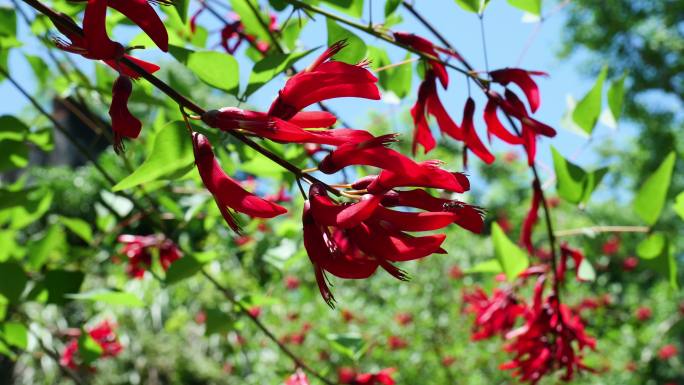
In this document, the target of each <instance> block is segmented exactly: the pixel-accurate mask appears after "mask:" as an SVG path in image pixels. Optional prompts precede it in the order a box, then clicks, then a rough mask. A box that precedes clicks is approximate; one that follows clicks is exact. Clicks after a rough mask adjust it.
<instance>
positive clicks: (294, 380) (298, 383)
mask: <svg viewBox="0 0 684 385" xmlns="http://www.w3.org/2000/svg"><path fill="white" fill-rule="evenodd" d="M285 385H309V379H308V378H307V377H306V373H304V372H303V371H301V370H300V369H298V370H297V371H296V372H295V373H294V374H293V375H291V376H290V377H288V378H287V380H285Z"/></svg>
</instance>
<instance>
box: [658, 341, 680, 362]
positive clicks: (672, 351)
mask: <svg viewBox="0 0 684 385" xmlns="http://www.w3.org/2000/svg"><path fill="white" fill-rule="evenodd" d="M677 353H678V351H677V347H676V346H674V345H672V344H668V345H665V346H663V347H662V348H660V350H658V357H659V358H660V359H661V360H663V361H665V360H669V359H670V358H672V357H675V356H676V355H677Z"/></svg>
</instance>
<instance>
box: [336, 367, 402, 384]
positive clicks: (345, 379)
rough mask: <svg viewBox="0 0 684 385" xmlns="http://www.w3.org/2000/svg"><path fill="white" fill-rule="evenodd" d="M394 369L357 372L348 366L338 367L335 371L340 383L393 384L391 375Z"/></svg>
mask: <svg viewBox="0 0 684 385" xmlns="http://www.w3.org/2000/svg"><path fill="white" fill-rule="evenodd" d="M395 371H396V369H394V368H386V369H382V370H381V371H379V372H377V373H357V372H356V371H355V370H353V369H350V368H345V367H343V368H340V369H339V370H338V371H337V374H338V379H339V383H340V384H348V385H394V384H395V382H394V379H393V378H392V375H393V374H394V372H395Z"/></svg>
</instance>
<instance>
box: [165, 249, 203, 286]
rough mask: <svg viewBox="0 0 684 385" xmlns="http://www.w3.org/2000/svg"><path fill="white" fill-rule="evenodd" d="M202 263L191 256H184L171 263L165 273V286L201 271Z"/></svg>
mask: <svg viewBox="0 0 684 385" xmlns="http://www.w3.org/2000/svg"><path fill="white" fill-rule="evenodd" d="M202 265H203V264H202V263H200V262H199V261H198V260H197V259H195V258H194V257H191V256H184V257H183V258H180V259H177V260H175V261H173V263H171V266H169V269H168V270H167V271H166V278H165V279H164V280H165V281H166V283H167V284H174V283H176V282H179V281H182V280H184V279H186V278H190V277H192V276H193V275H195V274H197V273H198V272H199V271H200V270H202Z"/></svg>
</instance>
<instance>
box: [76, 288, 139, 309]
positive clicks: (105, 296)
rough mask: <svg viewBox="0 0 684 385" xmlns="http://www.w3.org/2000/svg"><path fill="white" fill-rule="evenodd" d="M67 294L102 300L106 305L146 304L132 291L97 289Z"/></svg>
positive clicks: (133, 305) (81, 299)
mask: <svg viewBox="0 0 684 385" xmlns="http://www.w3.org/2000/svg"><path fill="white" fill-rule="evenodd" d="M65 296H66V297H67V298H71V299H75V300H80V301H92V302H100V303H104V304H106V305H120V306H126V307H143V306H145V303H144V302H143V301H142V300H141V299H140V298H138V297H137V296H135V295H134V294H132V293H127V292H123V291H112V290H108V289H96V290H92V291H89V292H86V293H78V294H67V295H65Z"/></svg>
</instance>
